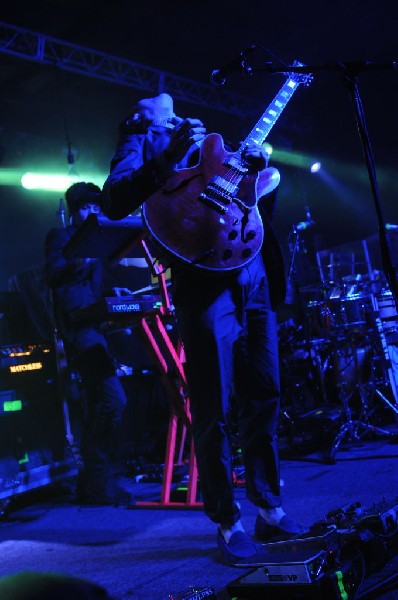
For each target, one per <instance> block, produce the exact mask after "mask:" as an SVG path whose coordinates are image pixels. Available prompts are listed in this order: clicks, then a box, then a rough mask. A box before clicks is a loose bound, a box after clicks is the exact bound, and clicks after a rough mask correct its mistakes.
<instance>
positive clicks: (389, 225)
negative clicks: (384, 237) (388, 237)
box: [386, 223, 398, 231]
mask: <svg viewBox="0 0 398 600" xmlns="http://www.w3.org/2000/svg"><path fill="white" fill-rule="evenodd" d="M386 229H387V231H398V225H394V224H393V223H386Z"/></svg>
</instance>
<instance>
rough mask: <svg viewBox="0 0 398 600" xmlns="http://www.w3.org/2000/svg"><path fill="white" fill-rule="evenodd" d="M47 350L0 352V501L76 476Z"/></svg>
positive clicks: (29, 347)
mask: <svg viewBox="0 0 398 600" xmlns="http://www.w3.org/2000/svg"><path fill="white" fill-rule="evenodd" d="M57 377H58V375H57V368H56V358H55V351H54V348H53V346H52V345H50V344H44V343H43V344H40V343H39V344H37V343H33V344H12V345H7V346H0V501H1V500H2V499H4V498H9V497H10V496H13V495H15V494H18V493H21V492H24V491H28V490H30V489H32V488H35V487H39V486H42V485H46V484H47V483H51V482H52V481H55V480H58V479H60V478H64V477H65V476H69V475H72V474H76V473H77V469H76V465H75V462H74V460H73V458H72V457H71V456H70V457H68V452H69V450H68V446H67V439H66V428H65V421H64V411H63V401H62V399H61V398H60V394H59V389H58V378H57Z"/></svg>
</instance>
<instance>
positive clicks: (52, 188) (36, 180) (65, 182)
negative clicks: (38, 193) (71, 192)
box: [21, 172, 106, 192]
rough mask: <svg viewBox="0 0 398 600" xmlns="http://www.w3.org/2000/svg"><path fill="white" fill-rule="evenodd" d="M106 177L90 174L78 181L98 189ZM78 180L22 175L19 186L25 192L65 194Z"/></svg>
mask: <svg viewBox="0 0 398 600" xmlns="http://www.w3.org/2000/svg"><path fill="white" fill-rule="evenodd" d="M105 179H106V175H100V174H98V173H97V174H91V175H84V176H80V179H79V181H90V182H92V183H95V184H96V185H98V186H99V187H102V185H103V183H104V181H105ZM77 181H78V180H77V179H76V177H75V176H73V175H72V176H71V175H70V174H69V175H58V174H55V173H32V172H27V173H24V174H23V175H22V177H21V184H22V187H24V188H25V189H27V190H42V191H44V192H65V191H66V190H67V189H68V187H70V186H71V185H72V184H73V183H76V182H77Z"/></svg>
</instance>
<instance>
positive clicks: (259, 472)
mask: <svg viewBox="0 0 398 600" xmlns="http://www.w3.org/2000/svg"><path fill="white" fill-rule="evenodd" d="M174 281H175V292H174V296H173V300H174V303H175V305H176V312H177V319H178V324H179V328H180V333H181V337H182V340H183V343H184V348H185V353H186V359H187V365H186V367H187V376H188V384H189V393H190V400H191V414H192V432H193V438H194V444H195V452H196V458H197V464H198V472H199V480H200V487H201V491H202V495H203V501H204V508H205V512H206V514H207V515H208V516H209V517H210V519H211V520H212V521H214V522H216V523H223V524H224V525H232V524H233V523H234V522H236V521H237V520H238V519H239V518H240V513H239V511H238V510H237V508H236V505H235V503H234V489H233V478H232V445H231V415H232V396H234V401H235V402H236V414H237V425H238V434H239V444H240V447H241V450H242V456H243V460H244V466H245V477H246V490H247V496H248V498H249V499H250V500H251V501H252V502H253V503H254V504H255V505H256V506H259V507H264V508H271V507H276V506H280V504H281V499H280V483H279V459H278V447H277V427H278V418H279V401H280V389H279V360H278V336H277V324H276V315H275V312H274V311H273V310H272V309H271V307H270V301H269V292H268V284H267V278H266V274H265V269H264V265H263V261H262V258H261V256H260V255H259V256H258V257H256V259H255V260H254V261H253V262H252V263H250V265H249V266H248V267H245V268H243V269H242V270H241V271H240V272H239V273H237V274H233V275H230V274H228V275H220V276H218V275H217V276H215V275H209V276H207V275H203V274H200V273H199V274H198V273H193V272H189V271H186V270H182V269H181V270H179V271H177V272H175V274H174Z"/></svg>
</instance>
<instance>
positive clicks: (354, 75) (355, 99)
mask: <svg viewBox="0 0 398 600" xmlns="http://www.w3.org/2000/svg"><path fill="white" fill-rule="evenodd" d="M395 69H398V61H390V62H385V63H374V62H370V61H359V62H349V63H336V64H332V65H313V66H308V65H305V66H292V67H290V66H288V67H284V68H283V70H282V69H280V68H275V67H272V66H269V64H267V65H266V66H265V67H263V68H262V67H259V68H252V69H251V73H255V72H266V73H275V74H278V73H281V74H284V75H286V73H302V74H303V75H304V74H307V75H309V74H311V73H315V72H317V71H330V70H333V71H337V70H338V71H342V72H343V83H344V85H345V87H346V88H347V90H348V92H349V94H350V97H351V101H352V103H353V106H354V113H355V119H356V124H357V129H358V133H359V137H360V140H361V144H362V148H363V152H364V156H365V162H366V168H367V171H368V177H369V182H370V186H371V191H372V196H373V201H374V205H375V210H376V215H377V219H378V228H379V241H380V250H381V256H382V262H383V268H384V272H385V276H386V279H387V282H388V284H389V286H390V290H391V293H392V296H393V298H394V301H395V305H396V307H397V310H398V282H397V268H396V267H395V266H394V265H393V262H392V249H391V243H390V239H389V238H388V236H387V233H386V224H385V221H384V218H383V211H382V208H381V202H380V195H379V188H378V183H377V177H376V169H375V163H374V158H373V152H372V146H371V142H370V136H369V132H368V129H367V125H366V118H365V113H364V109H363V105H362V100H361V95H360V92H359V88H358V85H357V79H358V76H359V74H360V73H361V72H364V71H367V72H368V71H380V70H395Z"/></svg>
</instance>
